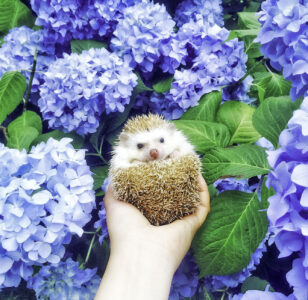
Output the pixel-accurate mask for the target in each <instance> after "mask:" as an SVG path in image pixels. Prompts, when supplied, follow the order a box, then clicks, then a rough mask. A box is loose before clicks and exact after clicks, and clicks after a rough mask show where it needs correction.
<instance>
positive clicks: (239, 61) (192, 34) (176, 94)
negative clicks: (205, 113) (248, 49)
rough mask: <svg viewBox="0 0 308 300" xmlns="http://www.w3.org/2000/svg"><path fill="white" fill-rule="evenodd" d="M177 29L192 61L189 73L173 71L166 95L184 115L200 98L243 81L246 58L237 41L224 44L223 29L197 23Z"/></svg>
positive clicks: (224, 31)
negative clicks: (222, 87)
mask: <svg viewBox="0 0 308 300" xmlns="http://www.w3.org/2000/svg"><path fill="white" fill-rule="evenodd" d="M181 29H182V31H183V32H182V31H181ZM181 29H180V31H179V34H180V35H182V42H183V43H186V47H187V50H188V53H191V57H194V58H193V59H192V61H191V63H192V67H191V68H190V69H182V70H176V71H175V74H174V81H173V83H172V88H171V90H170V94H171V95H172V96H173V100H174V101H175V102H176V103H177V104H178V105H179V106H180V107H181V108H182V109H184V111H185V110H187V109H188V108H189V107H191V106H195V105H197V104H198V101H199V99H200V97H201V96H202V95H204V94H206V93H209V92H211V91H213V90H219V89H220V87H221V86H224V85H228V84H230V83H235V82H236V81H238V80H239V79H240V78H241V77H243V76H244V74H245V71H246V65H245V63H246V61H247V55H246V54H245V52H244V44H243V42H239V41H238V39H233V40H230V41H227V42H224V41H225V40H226V39H227V38H228V36H229V32H228V30H226V29H225V28H220V27H219V26H217V25H214V26H212V27H207V26H205V24H203V23H202V22H198V23H187V24H185V25H183V27H182V28H181ZM186 29H187V30H186ZM189 56H190V55H189ZM187 63H189V62H187Z"/></svg>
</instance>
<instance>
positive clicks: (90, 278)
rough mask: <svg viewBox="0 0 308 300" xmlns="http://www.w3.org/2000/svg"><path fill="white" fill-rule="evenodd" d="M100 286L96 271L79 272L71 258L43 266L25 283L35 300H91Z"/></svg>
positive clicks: (76, 264)
mask: <svg viewBox="0 0 308 300" xmlns="http://www.w3.org/2000/svg"><path fill="white" fill-rule="evenodd" d="M99 284H100V278H99V276H98V275H96V269H85V270H81V269H79V267H78V263H77V262H75V261H73V260H72V259H71V258H69V259H67V260H66V261H61V262H59V263H58V264H55V265H46V266H43V267H42V268H41V269H40V270H39V272H38V273H37V274H35V275H34V276H33V277H31V278H30V279H29V280H28V282H27V287H28V288H30V289H34V290H35V294H36V298H37V299H39V300H40V299H41V300H43V299H49V300H59V299H78V300H92V299H94V297H95V294H96V292H97V289H98V287H99Z"/></svg>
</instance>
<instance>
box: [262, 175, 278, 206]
mask: <svg viewBox="0 0 308 300" xmlns="http://www.w3.org/2000/svg"><path fill="white" fill-rule="evenodd" d="M266 179H267V177H265V178H263V182H262V187H261V201H262V203H263V206H264V207H266V208H268V206H269V202H268V198H269V197H271V196H273V195H275V190H274V189H273V188H272V187H270V188H269V189H268V188H267V187H266Z"/></svg>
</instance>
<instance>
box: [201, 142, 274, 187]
mask: <svg viewBox="0 0 308 300" xmlns="http://www.w3.org/2000/svg"><path fill="white" fill-rule="evenodd" d="M202 166H203V168H202V169H203V176H204V178H205V180H206V182H207V183H208V184H211V183H213V182H214V181H216V180H217V179H219V178H227V177H238V178H250V177H253V176H256V175H262V174H267V173H268V172H269V170H270V167H269V165H268V162H267V156H266V153H265V149H264V148H262V147H259V146H256V145H240V146H236V147H232V148H214V149H211V150H209V151H208V152H207V153H206V154H205V155H204V156H203V158H202Z"/></svg>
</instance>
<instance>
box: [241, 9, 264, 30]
mask: <svg viewBox="0 0 308 300" xmlns="http://www.w3.org/2000/svg"><path fill="white" fill-rule="evenodd" d="M237 15H238V25H239V26H240V28H247V29H260V27H261V25H260V23H259V21H258V16H256V13H255V12H247V11H246V12H239V13H237Z"/></svg>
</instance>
